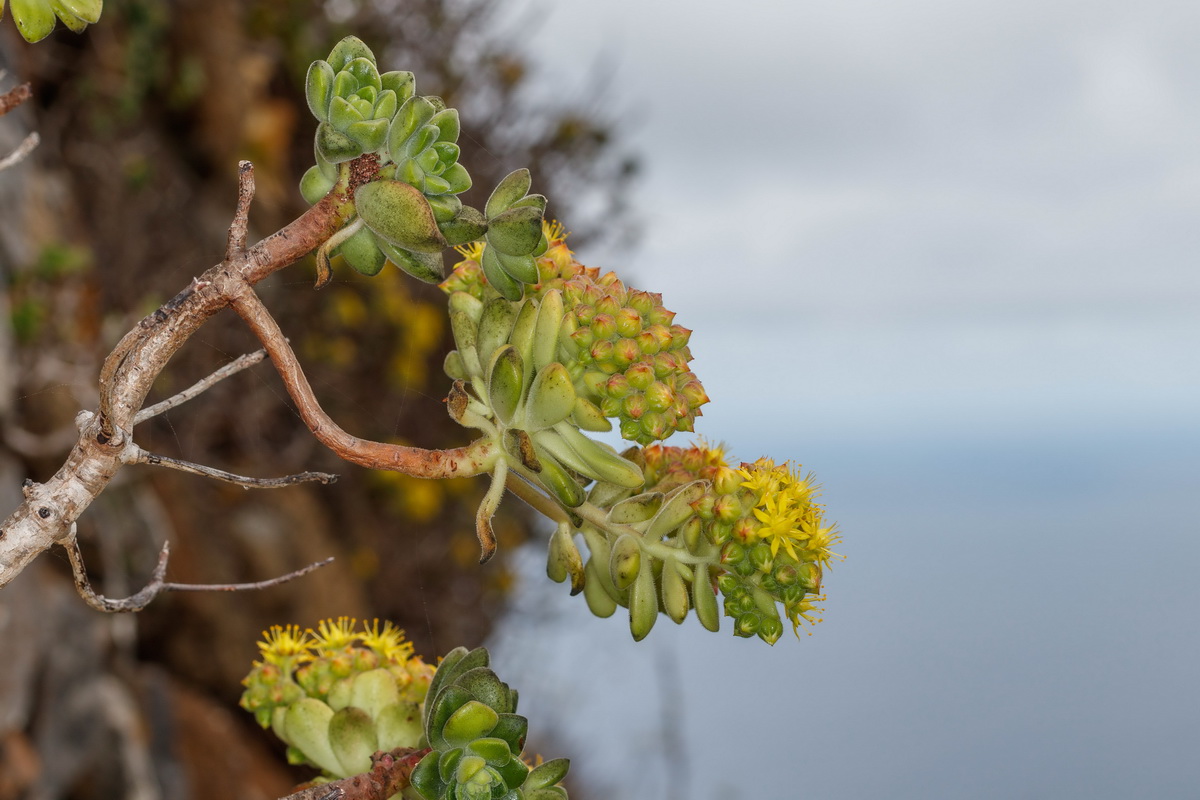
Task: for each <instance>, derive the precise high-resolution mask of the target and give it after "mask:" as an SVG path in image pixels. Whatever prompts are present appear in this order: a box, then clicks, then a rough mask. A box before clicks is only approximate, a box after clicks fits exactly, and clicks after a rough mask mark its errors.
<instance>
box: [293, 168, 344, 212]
mask: <svg viewBox="0 0 1200 800" xmlns="http://www.w3.org/2000/svg"><path fill="white" fill-rule="evenodd" d="M334 183H336V181H333V180H330V179H329V178H327V177H325V175H324V174H322V172H321V168H320V167H317V166H312V167H309V168H308V171H307V172H305V173H304V177H302V178H301V179H300V194H301V195H302V196H303V197H304V199H305V201H306V202H307V203H308V204H309V205H310V206H311V205H315V204H316V203H317V202H318V201H319V200H320V199H321V198H322V197H324V196H325V195H327V194H329V190H330V189H332V188H333V185H334Z"/></svg>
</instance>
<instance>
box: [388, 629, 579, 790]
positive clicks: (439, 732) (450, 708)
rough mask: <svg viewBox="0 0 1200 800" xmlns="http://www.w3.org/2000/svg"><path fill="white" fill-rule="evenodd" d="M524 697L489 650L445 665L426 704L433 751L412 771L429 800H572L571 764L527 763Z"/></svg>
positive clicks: (462, 653)
mask: <svg viewBox="0 0 1200 800" xmlns="http://www.w3.org/2000/svg"><path fill="white" fill-rule="evenodd" d="M516 709H517V693H516V692H515V691H513V690H512V689H510V688H509V687H508V685H507V684H505V683H503V682H502V681H501V680H500V679H499V678H498V677H497V676H496V673H495V672H493V671H492V670H491V669H490V668H489V656H488V652H487V650H485V649H484V648H482V647H481V648H477V649H475V650H471V651H467V649H466V648H463V647H460V648H457V649H455V650H452V651H451V652H449V653H447V654H446V657H445V658H444V659H442V663H441V664H440V665H439V666H438V671H437V674H436V675H435V676H434V680H433V684H432V685H431V686H430V687H429V697H428V699H427V700H426V703H425V714H424V723H425V732H426V736H427V744H428V746H429V748H430V751H429V753H428V754H427V755H426V756H425V757H424V758H423V759H421V761H420V763H418V764H417V766H416V768H415V769H414V770H413V772H412V777H411V781H412V786H413V788H415V789H416V790H417V791H418V792H420V794H421V796H422V797H424V798H426V800H495V799H497V798H498V799H499V800H555V799H556V798H557V799H560V800H565V798H566V797H567V792H566V790H565V789H563V788H562V787H561V786H558V785H557V784H558V782H559V781H561V780H562V779H563V777H564V776H565V775H566V773H567V768H568V767H569V764H570V762H569V761H568V760H567V759H565V758H560V759H555V760H553V761H547V762H545V763H544V764H540V765H538V766H537V767H535V768H533V769H530V767H529V766H528V765H527V764H526V763H525V762H524V761H523V760H522V759H521V753H522V751H523V750H524V748H525V737H526V733H527V731H528V728H529V722H528V720H526V719H525V717H522V716H520V715H518V714H517V713H516Z"/></svg>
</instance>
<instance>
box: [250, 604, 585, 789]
mask: <svg viewBox="0 0 1200 800" xmlns="http://www.w3.org/2000/svg"><path fill="white" fill-rule="evenodd" d="M259 650H260V653H261V655H262V660H261V661H256V662H255V663H254V666H253V668H252V669H251V670H250V674H249V675H247V676H246V678H245V680H244V681H243V682H242V683H243V684H244V685H245V687H246V691H245V692H244V693H243V694H242V701H241V705H242V707H243V708H245V709H246V710H248V711H251V712H252V713H253V714H254V716H255V719H257V720H258V722H259V724H260V725H262V726H263V727H264V728H266V727H270V728H271V729H272V730H273V731H274V732H275V734H276V735H277V736H278V737H279V738H280V739H282V740H283V741H284V742H285V743H286V744H287V745H288V760H289V762H291V763H294V764H309V765H311V766H314V767H317V768H319V769H320V770H321V771H322V776H321V777H320V778H319V779H318V782H325V781H330V780H335V779H338V778H347V777H350V776H353V775H358V774H361V773H364V772H367V771H369V770H370V769H371V766H372V756H374V755H375V754H376V753H378V752H379V751H383V752H390V751H392V750H395V749H397V748H408V749H414V750H420V749H425V748H428V750H429V752H428V753H427V754H426V755H425V756H424V757H423V758H422V759H421V761H420V763H419V764H418V765H417V767H416V768H415V770H414V771H413V773H412V776H411V783H412V786H413V788H414V789H416V790H417V791H418V792H420V794H421V796H423V797H425V798H426V800H443V798H444V799H445V800H475V798H480V800H482V799H483V798H488V799H489V800H491V798H504V799H505V800H522V799H523V798H524V799H525V800H554V799H555V798H559V799H561V800H565V798H566V796H567V794H566V791H565V790H564V789H563V788H562V787H561V786H557V785H556V784H557V783H558V782H559V781H560V780H562V778H563V776H564V775H565V774H566V772H567V766H568V761H567V760H566V759H561V758H560V759H555V760H553V761H548V762H546V763H544V764H540V765H539V766H537V767H535V768H533V769H532V770H531V769H530V767H529V766H528V765H526V763H525V762H524V761H523V760H522V758H521V754H522V751H523V749H524V747H525V734H526V732H527V730H528V728H529V722H528V720H526V719H525V717H522V716H519V715H517V714H516V709H517V693H516V692H515V691H513V690H512V689H510V688H509V687H508V685H507V684H505V683H503V682H502V681H501V680H500V679H499V678H498V677H497V676H496V673H495V672H493V671H492V670H491V669H490V668H489V656H488V652H487V650H485V649H483V648H478V649H476V650H472V651H470V652H468V651H467V650H466V649H465V648H461V647H460V648H458V649H456V650H452V651H451V652H450V653H448V654H447V655H446V657H445V658H443V659H442V662H441V664H439V665H438V668H437V670H436V671H435V670H434V669H433V668H432V667H430V666H428V665H426V664H425V663H424V662H423V661H421V659H420V658H416V657H414V656H413V655H412V645H411V644H409V643H408V642H406V641H405V640H404V637H403V633H402V632H401V631H400V630H398V629H397V628H395V627H393V626H392V625H391V623H385V624H384V625H383V627H382V628H380V626H379V623H378V622H375V623H374V624H373V625H371V626H367V625H365V624H364V626H363V627H362V628H361V629H359V628H358V627H357V626H356V623H355V620H353V619H349V618H346V617H342V618H340V619H337V620H325V621H323V622H321V624H320V625H319V626H318V629H317V630H316V631H315V632H314V631H311V630H310V631H306V632H304V633H301V632H300V629H299V628H298V627H297V626H294V625H292V626H288V627H286V628H284V627H281V626H275V627H273V628H272V629H271V630H270V631H268V632H266V633H265V634H264V637H263V641H261V642H259ZM406 796H407V795H406Z"/></svg>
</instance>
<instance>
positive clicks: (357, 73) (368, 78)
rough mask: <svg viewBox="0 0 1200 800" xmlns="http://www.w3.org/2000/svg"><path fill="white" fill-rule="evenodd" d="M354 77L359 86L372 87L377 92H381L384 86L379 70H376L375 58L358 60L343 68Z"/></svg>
mask: <svg viewBox="0 0 1200 800" xmlns="http://www.w3.org/2000/svg"><path fill="white" fill-rule="evenodd" d="M343 69H345V70H346V71H347V72H349V73H350V74H351V75H353V76H354V79H355V80H357V81H358V85H359V86H370V87H371V88H373V89H374V90H375V91H377V92H378V91H381V90H382V88H383V86H382V85H381V83H380V80H379V70H378V69H376V68H375V59H374V58H369V59H367V58H361V57H360V58H356V59H354V60H353V61H351V62H349V63H348V64H346V66H345V67H343Z"/></svg>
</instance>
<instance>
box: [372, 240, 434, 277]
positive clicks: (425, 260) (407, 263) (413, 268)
mask: <svg viewBox="0 0 1200 800" xmlns="http://www.w3.org/2000/svg"><path fill="white" fill-rule="evenodd" d="M376 244H378V245H379V249H380V250H381V251H382V252H383V254H384V255H385V256H387V259H388V261H391V262H392V263H393V264H395V265H396V266H397V267H399V268H400V269H402V270H404V271H405V272H407V273H408V274H409V275H411V276H413V277H414V278H416V279H417V280H419V281H424V282H425V283H441V282H442V280H444V279H445V277H446V268H445V262H443V261H442V254H441V253H414V252H413V251H411V250H405V249H404V248H401V247H394V246H392V245H390V244H388V243H387V242H385V241H383V240H382V239H379V238H376Z"/></svg>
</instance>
